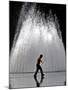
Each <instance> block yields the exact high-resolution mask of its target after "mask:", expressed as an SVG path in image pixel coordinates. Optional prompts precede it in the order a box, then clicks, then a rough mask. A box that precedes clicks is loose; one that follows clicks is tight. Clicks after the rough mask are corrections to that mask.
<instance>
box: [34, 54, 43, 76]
mask: <svg viewBox="0 0 68 90" xmlns="http://www.w3.org/2000/svg"><path fill="white" fill-rule="evenodd" d="M42 57H43V55H42V54H40V56H39V58H38V59H37V64H36V72H35V74H34V77H35V78H36V75H37V73H38V71H39V70H40V72H41V78H43V76H44V74H43V70H42V68H41V66H40V63H43V62H42V60H41V59H42Z"/></svg>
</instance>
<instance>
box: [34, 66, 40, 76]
mask: <svg viewBox="0 0 68 90" xmlns="http://www.w3.org/2000/svg"><path fill="white" fill-rule="evenodd" d="M38 70H39V68H38V65H36V72H35V74H34V76H36V75H37V73H38Z"/></svg>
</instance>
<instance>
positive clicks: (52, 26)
mask: <svg viewBox="0 0 68 90" xmlns="http://www.w3.org/2000/svg"><path fill="white" fill-rule="evenodd" d="M26 7H27V4H25V5H23V7H22V9H21V13H20V18H19V21H18V26H17V31H16V34H15V38H14V43H13V47H12V51H11V55H10V72H34V70H35V64H36V60H37V58H38V56H39V54H40V53H42V54H43V56H44V57H43V60H44V64H43V65H42V68H43V70H44V71H62V70H65V51H64V46H63V42H62V35H61V31H60V28H59V23H58V19H57V16H56V15H52V12H51V11H49V14H48V15H47V16H46V18H45V14H44V13H43V14H42V13H41V12H40V11H39V10H36V5H32V6H31V7H30V8H29V9H27V8H26Z"/></svg>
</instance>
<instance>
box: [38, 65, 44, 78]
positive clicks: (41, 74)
mask: <svg viewBox="0 0 68 90" xmlns="http://www.w3.org/2000/svg"><path fill="white" fill-rule="evenodd" d="M39 69H40V72H41V76H42V77H43V75H44V74H43V70H42V68H41V66H39Z"/></svg>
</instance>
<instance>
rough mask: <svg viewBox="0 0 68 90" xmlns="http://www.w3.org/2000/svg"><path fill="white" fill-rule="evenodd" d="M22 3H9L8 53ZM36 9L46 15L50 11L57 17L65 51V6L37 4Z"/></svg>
mask: <svg viewBox="0 0 68 90" xmlns="http://www.w3.org/2000/svg"><path fill="white" fill-rule="evenodd" d="M24 3H25V2H17V1H9V40H10V41H9V42H10V43H9V44H10V48H9V50H10V51H11V48H12V44H13V39H14V35H15V32H16V27H17V23H18V18H19V14H20V10H21V7H22V5H23V4H24ZM28 4H29V2H28ZM30 4H32V3H30ZM36 9H39V10H40V11H41V13H43V12H44V13H46V14H48V13H49V10H51V11H52V14H56V16H57V17H58V21H59V24H60V30H61V32H62V40H63V43H64V48H65V50H66V5H64V4H46V3H37V4H36Z"/></svg>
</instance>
